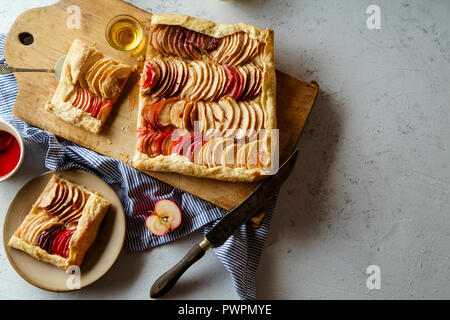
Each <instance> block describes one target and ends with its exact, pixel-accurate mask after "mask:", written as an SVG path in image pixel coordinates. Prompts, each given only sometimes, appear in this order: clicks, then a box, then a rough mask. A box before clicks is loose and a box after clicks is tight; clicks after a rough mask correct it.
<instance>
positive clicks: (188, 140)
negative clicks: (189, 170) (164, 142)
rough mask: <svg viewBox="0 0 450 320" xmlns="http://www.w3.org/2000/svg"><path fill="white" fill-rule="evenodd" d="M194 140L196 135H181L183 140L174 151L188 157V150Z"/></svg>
mask: <svg viewBox="0 0 450 320" xmlns="http://www.w3.org/2000/svg"><path fill="white" fill-rule="evenodd" d="M193 142H194V137H193V136H192V135H185V136H183V137H181V141H180V142H179V143H178V144H177V145H176V146H175V147H174V148H173V152H174V153H176V154H178V155H180V156H185V157H187V150H188V149H189V147H190V146H191V145H192V143H193Z"/></svg>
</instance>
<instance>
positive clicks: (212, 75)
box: [134, 15, 277, 182]
mask: <svg viewBox="0 0 450 320" xmlns="http://www.w3.org/2000/svg"><path fill="white" fill-rule="evenodd" d="M140 86H141V89H140V103H139V115H138V126H137V127H138V133H137V152H136V155H135V158H134V164H135V166H136V167H137V168H138V169H141V170H148V171H165V172H178V173H181V174H186V175H192V176H198V177H206V178H213V179H218V180H227V181H243V182H250V181H255V180H257V179H259V178H261V177H263V176H265V175H267V174H269V170H268V168H271V167H272V166H273V162H274V159H273V158H274V154H275V153H274V152H273V151H274V149H276V148H274V146H277V144H276V143H274V142H275V141H274V140H275V137H274V135H273V134H272V133H273V131H275V129H276V108H275V95H276V78H275V67H274V47H273V30H270V29H266V30H261V29H258V28H256V27H253V26H251V25H248V24H245V23H239V24H216V23H214V22H211V21H208V20H203V19H197V18H193V17H189V16H185V15H153V17H152V27H151V30H150V35H149V44H148V51H147V59H146V61H145V64H144V69H143V72H142V75H141V81H140Z"/></svg>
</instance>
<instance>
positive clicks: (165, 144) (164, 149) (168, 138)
mask: <svg viewBox="0 0 450 320" xmlns="http://www.w3.org/2000/svg"><path fill="white" fill-rule="evenodd" d="M172 135H173V131H168V132H167V133H165V136H164V138H163V139H162V142H161V154H162V155H163V156H169V155H170V144H171V143H172Z"/></svg>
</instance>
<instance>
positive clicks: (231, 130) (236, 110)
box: [225, 97, 242, 138]
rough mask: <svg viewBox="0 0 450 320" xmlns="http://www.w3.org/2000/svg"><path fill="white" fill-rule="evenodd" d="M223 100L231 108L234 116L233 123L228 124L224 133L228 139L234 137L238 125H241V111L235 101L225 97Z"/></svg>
mask: <svg viewBox="0 0 450 320" xmlns="http://www.w3.org/2000/svg"><path fill="white" fill-rule="evenodd" d="M225 100H226V101H227V102H228V104H230V105H231V106H232V108H233V114H234V117H233V122H231V123H230V126H229V127H228V130H227V131H226V132H225V137H226V138H228V137H234V136H235V135H236V133H237V130H238V129H239V124H240V123H241V118H242V111H241V108H240V107H239V105H238V103H237V102H236V100H234V99H233V98H231V97H226V98H225Z"/></svg>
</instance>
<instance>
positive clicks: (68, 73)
mask: <svg viewBox="0 0 450 320" xmlns="http://www.w3.org/2000/svg"><path fill="white" fill-rule="evenodd" d="M132 71H133V69H132V68H131V67H130V66H128V65H125V64H121V63H120V62H118V61H116V60H114V59H112V58H110V57H106V56H105V55H104V54H103V53H101V52H100V51H98V50H97V49H95V48H94V47H91V46H89V45H87V44H85V43H83V42H82V41H81V40H78V39H75V40H74V42H73V43H72V46H71V48H70V50H69V53H68V54H67V57H66V60H65V62H64V66H63V69H62V72H61V78H60V80H59V83H58V87H57V89H56V92H55V94H54V96H53V98H52V100H51V101H49V102H47V104H46V106H45V109H46V110H47V111H49V112H51V113H53V114H55V115H56V116H57V117H58V118H60V119H62V120H64V121H66V122H69V123H71V124H73V125H75V126H77V127H80V128H83V129H85V130H88V131H90V132H92V133H95V134H99V133H100V131H101V130H102V127H103V125H104V124H105V122H106V120H107V119H108V117H109V115H110V113H111V110H112V108H113V107H114V104H115V102H116V101H117V99H118V97H119V96H120V93H121V92H122V90H123V87H124V86H125V83H126V82H127V80H128V78H129V76H130V74H131V72H132Z"/></svg>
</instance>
